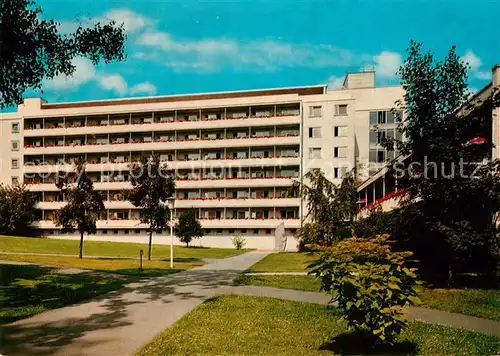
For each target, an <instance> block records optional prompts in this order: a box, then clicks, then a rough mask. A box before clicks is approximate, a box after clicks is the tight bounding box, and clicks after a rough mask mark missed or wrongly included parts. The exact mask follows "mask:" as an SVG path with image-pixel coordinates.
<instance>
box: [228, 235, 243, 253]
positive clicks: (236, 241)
mask: <svg viewBox="0 0 500 356" xmlns="http://www.w3.org/2000/svg"><path fill="white" fill-rule="evenodd" d="M231 241H232V242H233V245H234V248H235V249H237V250H241V249H242V248H243V246H245V244H246V243H247V240H246V239H245V238H243V237H241V236H239V235H238V236H235V237H233V238H232V239H231Z"/></svg>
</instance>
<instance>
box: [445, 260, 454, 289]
mask: <svg viewBox="0 0 500 356" xmlns="http://www.w3.org/2000/svg"><path fill="white" fill-rule="evenodd" d="M453 280H454V273H453V264H452V263H450V264H449V265H448V281H447V282H446V286H447V287H448V288H451V287H452V286H453Z"/></svg>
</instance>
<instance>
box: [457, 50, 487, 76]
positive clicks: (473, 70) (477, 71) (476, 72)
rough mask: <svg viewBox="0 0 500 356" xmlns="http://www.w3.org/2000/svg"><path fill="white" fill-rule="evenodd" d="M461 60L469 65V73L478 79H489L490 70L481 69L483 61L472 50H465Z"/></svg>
mask: <svg viewBox="0 0 500 356" xmlns="http://www.w3.org/2000/svg"><path fill="white" fill-rule="evenodd" d="M462 61H463V62H464V63H467V64H468V65H469V66H470V74H471V76H473V77H474V78H476V79H479V80H491V72H489V71H485V70H482V65H483V61H482V60H481V58H479V57H478V56H477V55H476V54H475V53H474V52H473V51H472V50H470V49H469V50H467V51H466V52H465V54H464V55H463V56H462Z"/></svg>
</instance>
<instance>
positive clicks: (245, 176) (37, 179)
mask: <svg viewBox="0 0 500 356" xmlns="http://www.w3.org/2000/svg"><path fill="white" fill-rule="evenodd" d="M88 176H89V178H90V179H91V180H92V182H93V183H110V182H115V183H116V182H118V183H120V182H128V181H129V180H130V175H129V173H122V172H109V173H107V174H94V172H89V173H88ZM298 177H299V172H298V170H281V171H278V172H274V171H255V172H252V173H250V172H246V171H233V172H231V175H227V172H222V171H218V172H217V171H215V172H210V173H208V174H207V173H203V174H202V173H199V172H188V173H178V174H177V176H176V177H175V180H176V181H203V180H223V181H228V180H233V179H234V180H252V179H293V178H298ZM68 179H69V180H70V182H76V177H74V176H73V175H69V176H68ZM57 180H58V176H57V173H54V174H43V175H42V174H41V175H38V176H37V175H36V173H30V174H25V177H24V184H27V185H33V184H55V183H56V182H57Z"/></svg>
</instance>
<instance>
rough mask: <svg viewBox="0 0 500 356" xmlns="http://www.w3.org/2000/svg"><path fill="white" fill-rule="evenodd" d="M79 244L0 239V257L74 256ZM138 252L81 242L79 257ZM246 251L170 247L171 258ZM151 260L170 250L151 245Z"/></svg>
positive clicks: (130, 246) (123, 245)
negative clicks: (7, 254)
mask: <svg viewBox="0 0 500 356" xmlns="http://www.w3.org/2000/svg"><path fill="white" fill-rule="evenodd" d="M166 238H167V237H166V236H153V244H154V242H155V240H156V241H159V240H165V239H166ZM168 238H170V237H168ZM79 243H80V241H77V240H62V239H48V238H28V237H12V236H0V253H1V252H31V253H55V254H62V255H78V250H79V249H78V245H79ZM141 249H142V250H143V251H144V253H145V254H146V253H147V250H148V245H147V244H138V243H128V242H105V241H84V250H83V254H84V256H114V257H139V251H140V250H141ZM247 251H248V250H236V249H229V248H200V247H190V248H186V247H184V246H174V257H175V258H225V257H229V256H234V255H238V254H241V253H244V252H247ZM153 257H154V258H169V257H170V246H168V245H153Z"/></svg>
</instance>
